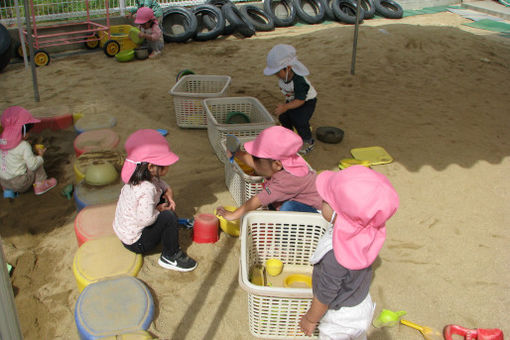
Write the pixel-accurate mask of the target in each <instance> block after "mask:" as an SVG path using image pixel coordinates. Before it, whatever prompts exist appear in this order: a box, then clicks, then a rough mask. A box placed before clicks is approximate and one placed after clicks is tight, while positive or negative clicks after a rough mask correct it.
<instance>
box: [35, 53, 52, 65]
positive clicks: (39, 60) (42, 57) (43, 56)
mask: <svg viewBox="0 0 510 340" xmlns="http://www.w3.org/2000/svg"><path fill="white" fill-rule="evenodd" d="M49 63H50V55H49V54H48V52H46V51H44V50H36V51H35V52H34V64H35V65H36V66H46V65H48V64H49Z"/></svg>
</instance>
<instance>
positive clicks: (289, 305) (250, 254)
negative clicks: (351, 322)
mask: <svg viewBox="0 0 510 340" xmlns="http://www.w3.org/2000/svg"><path fill="white" fill-rule="evenodd" d="M327 227H328V222H327V221H326V220H324V218H322V216H321V215H320V214H317V213H303V212H268V211H252V212H249V213H248V214H246V215H245V216H244V218H243V225H242V228H241V259H240V269H239V284H240V285H241V288H243V289H244V290H245V291H246V292H247V293H248V315H249V328H250V332H251V333H252V334H253V335H254V336H256V337H259V338H270V339H288V338H300V339H315V338H317V335H318V330H316V332H315V334H314V336H312V337H308V336H306V335H305V334H304V333H303V332H301V330H300V327H299V320H300V318H301V316H302V315H303V314H305V313H306V311H307V310H308V308H309V307H310V305H311V302H312V297H313V293H312V289H311V288H280V287H266V286H259V285H255V284H253V283H251V282H250V280H249V272H250V268H252V267H253V266H255V265H264V264H265V262H266V260H268V259H270V258H276V259H279V260H281V261H282V262H283V263H284V266H285V265H298V266H310V263H309V260H310V257H311V255H312V254H313V252H314V251H315V248H316V247H317V243H318V242H319V239H320V238H321V237H322V235H323V234H324V232H325V231H326V229H327Z"/></svg>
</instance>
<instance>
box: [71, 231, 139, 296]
mask: <svg viewBox="0 0 510 340" xmlns="http://www.w3.org/2000/svg"><path fill="white" fill-rule="evenodd" d="M141 267H142V255H140V254H135V253H133V252H131V251H129V250H127V249H126V248H124V246H123V245H122V243H121V242H120V240H119V239H118V238H117V236H116V235H113V236H106V237H104V238H100V239H97V240H90V241H88V242H85V243H83V245H82V246H81V247H80V248H78V251H77V252H76V254H75V255H74V260H73V273H74V277H75V278H76V283H77V284H78V290H79V291H80V292H81V291H82V290H83V289H84V288H85V287H86V286H88V285H89V284H91V283H94V282H97V281H99V280H101V279H105V278H111V277H115V276H119V275H129V276H136V275H137V274H138V272H139V271H140V268H141Z"/></svg>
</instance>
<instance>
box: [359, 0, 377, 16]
mask: <svg viewBox="0 0 510 340" xmlns="http://www.w3.org/2000/svg"><path fill="white" fill-rule="evenodd" d="M361 8H363V11H364V12H365V15H364V16H363V19H372V18H373V17H375V2H374V0H361Z"/></svg>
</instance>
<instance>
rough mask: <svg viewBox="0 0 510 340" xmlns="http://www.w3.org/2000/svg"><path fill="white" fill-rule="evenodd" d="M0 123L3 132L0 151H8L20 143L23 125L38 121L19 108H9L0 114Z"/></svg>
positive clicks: (0, 135) (0, 137) (25, 110)
mask: <svg viewBox="0 0 510 340" xmlns="http://www.w3.org/2000/svg"><path fill="white" fill-rule="evenodd" d="M1 122H2V127H3V129H4V130H3V132H2V134H0V149H1V150H10V149H12V148H15V147H17V146H18V144H19V143H20V142H21V139H22V138H23V136H22V131H21V130H22V127H23V125H25V124H30V123H32V124H35V123H39V122H40V120H39V119H36V118H34V117H33V116H32V114H31V113H30V112H29V111H28V110H27V109H25V108H23V107H21V106H11V107H8V108H7V109H5V110H4V112H3V113H2V118H1Z"/></svg>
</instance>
